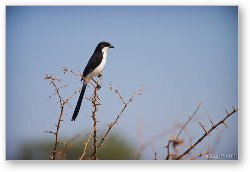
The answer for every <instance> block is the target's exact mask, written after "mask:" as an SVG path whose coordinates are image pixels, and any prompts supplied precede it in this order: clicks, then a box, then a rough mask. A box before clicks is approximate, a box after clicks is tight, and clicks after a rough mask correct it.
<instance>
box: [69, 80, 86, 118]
mask: <svg viewBox="0 0 250 172" xmlns="http://www.w3.org/2000/svg"><path fill="white" fill-rule="evenodd" d="M85 89H86V85H85V84H83V86H82V90H81V93H80V96H79V99H78V101H77V104H76V108H75V111H74V114H73V116H72V119H71V121H75V120H76V117H77V115H78V113H79V111H80V108H81V104H82V99H83V96H84V93H85Z"/></svg>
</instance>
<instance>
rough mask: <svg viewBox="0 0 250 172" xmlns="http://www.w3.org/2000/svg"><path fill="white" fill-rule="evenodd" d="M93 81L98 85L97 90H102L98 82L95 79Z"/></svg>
mask: <svg viewBox="0 0 250 172" xmlns="http://www.w3.org/2000/svg"><path fill="white" fill-rule="evenodd" d="M92 81H94V82H95V84H96V85H97V88H98V90H99V89H100V88H101V85H100V84H99V83H98V82H97V81H96V80H94V79H93V78H92Z"/></svg>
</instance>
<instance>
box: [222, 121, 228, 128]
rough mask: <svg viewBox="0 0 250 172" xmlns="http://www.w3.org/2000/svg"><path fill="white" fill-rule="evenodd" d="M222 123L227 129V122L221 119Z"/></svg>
mask: <svg viewBox="0 0 250 172" xmlns="http://www.w3.org/2000/svg"><path fill="white" fill-rule="evenodd" d="M222 124H224V125H225V127H227V129H229V128H228V126H227V124H226V123H225V121H222Z"/></svg>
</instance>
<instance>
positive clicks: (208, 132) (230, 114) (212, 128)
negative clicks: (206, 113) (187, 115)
mask: <svg viewBox="0 0 250 172" xmlns="http://www.w3.org/2000/svg"><path fill="white" fill-rule="evenodd" d="M236 112H238V108H234V107H233V110H232V111H231V112H230V113H229V112H228V111H227V110H226V113H227V115H226V116H225V117H224V118H223V119H222V120H220V121H219V122H218V123H216V124H214V125H213V122H211V124H212V127H211V128H210V129H209V130H206V129H205V128H204V126H203V127H202V128H203V130H204V132H205V133H204V134H203V136H201V137H200V138H199V139H198V140H197V141H196V142H195V143H194V144H193V145H191V146H190V147H189V148H188V149H187V150H186V151H185V152H184V153H182V154H181V155H179V156H177V157H176V158H175V159H176V160H180V159H182V158H183V157H184V156H185V155H187V154H188V153H189V152H190V151H191V150H192V149H194V148H195V146H196V145H198V144H199V143H200V142H202V140H203V139H204V138H205V137H207V136H208V135H209V134H210V133H211V132H212V131H213V130H214V129H216V128H217V127H218V126H219V125H221V124H223V125H225V126H226V127H227V125H226V124H225V121H226V120H227V119H228V118H229V117H230V116H232V115H233V114H234V113H236ZM227 128H228V127H227Z"/></svg>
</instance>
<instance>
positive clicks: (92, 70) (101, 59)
mask: <svg viewBox="0 0 250 172" xmlns="http://www.w3.org/2000/svg"><path fill="white" fill-rule="evenodd" d="M109 48H114V47H113V46H112V45H111V44H110V43H109V42H105V41H103V42H100V43H99V44H98V45H97V47H96V48H95V51H94V53H93V55H92V56H91V58H90V59H89V61H88V64H87V66H86V67H85V69H84V71H83V78H82V81H83V86H82V90H81V93H80V96H79V99H78V101H77V104H76V108H75V111H74V114H73V116H72V119H71V121H75V119H76V117H77V115H78V113H79V111H80V107H81V104H82V99H83V96H84V93H85V89H86V86H87V84H88V83H89V82H90V80H91V79H92V78H94V77H95V76H98V75H100V74H101V72H102V70H103V68H104V66H105V63H106V58H107V54H108V50H109Z"/></svg>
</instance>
